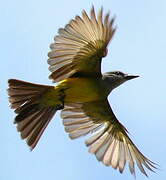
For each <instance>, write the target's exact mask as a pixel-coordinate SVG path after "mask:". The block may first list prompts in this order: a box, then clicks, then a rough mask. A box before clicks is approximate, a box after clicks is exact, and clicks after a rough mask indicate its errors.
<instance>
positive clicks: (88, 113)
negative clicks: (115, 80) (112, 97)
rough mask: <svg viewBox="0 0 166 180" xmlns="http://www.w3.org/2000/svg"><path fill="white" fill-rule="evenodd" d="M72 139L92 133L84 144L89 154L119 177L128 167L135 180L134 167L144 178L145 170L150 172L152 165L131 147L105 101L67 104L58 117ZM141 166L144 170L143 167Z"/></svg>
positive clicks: (131, 144) (124, 132) (131, 143)
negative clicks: (109, 167)
mask: <svg viewBox="0 0 166 180" xmlns="http://www.w3.org/2000/svg"><path fill="white" fill-rule="evenodd" d="M61 116H62V118H63V124H64V126H65V130H66V132H68V133H69V137H70V138H71V139H75V138H78V137H80V136H83V135H86V134H88V133H92V136H91V137H90V138H89V139H88V140H86V142H85V143H86V145H87V146H88V147H89V152H91V153H93V154H95V155H96V158H97V159H98V160H99V161H102V162H103V163H104V164H105V165H106V166H112V167H113V168H114V169H119V171H120V172H121V173H122V172H123V170H124V167H125V164H126V163H128V165H129V169H130V172H131V174H133V175H134V176H135V163H136V164H137V166H138V168H139V169H140V171H141V172H142V173H143V174H145V175H146V176H147V173H146V171H145V169H144V167H146V168H148V169H149V170H151V171H153V168H155V165H154V163H153V162H152V161H150V160H149V159H148V158H146V157H145V156H144V155H143V154H142V153H141V152H140V151H139V150H138V148H137V147H136V146H135V145H134V143H133V142H132V141H131V139H130V138H129V136H128V135H127V130H126V129H125V127H124V126H123V125H122V124H121V123H120V122H119V121H118V120H117V119H116V117H115V115H114V113H113V112H112V109H111V107H110V105H109V103H108V101H98V102H88V103H84V104H81V103H73V104H67V105H66V106H65V108H64V109H63V111H62V114H61ZM143 165H144V167H143Z"/></svg>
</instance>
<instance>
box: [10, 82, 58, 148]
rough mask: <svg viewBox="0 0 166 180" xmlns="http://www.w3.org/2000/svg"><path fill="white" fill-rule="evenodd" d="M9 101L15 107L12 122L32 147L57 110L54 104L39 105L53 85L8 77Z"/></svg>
mask: <svg viewBox="0 0 166 180" xmlns="http://www.w3.org/2000/svg"><path fill="white" fill-rule="evenodd" d="M8 83H9V89H8V94H9V102H10V103H11V108H13V109H15V113H17V116H16V117H15V120H14V123H15V124H17V130H18V131H19V132H20V134H21V138H22V139H26V142H27V144H28V145H29V146H30V147H31V149H33V148H34V147H35V146H36V145H37V143H38V141H39V139H40V137H41V135H42V134H43V132H44V130H45V128H46V127H47V125H48V124H49V122H50V120H51V119H52V117H53V115H54V114H55V113H56V111H57V107H56V106H41V105H40V100H41V98H42V97H43V96H44V95H45V93H46V92H48V90H49V89H50V88H54V87H53V86H45V85H38V84H32V83H29V82H25V81H20V80H16V79H10V80H9V81H8Z"/></svg>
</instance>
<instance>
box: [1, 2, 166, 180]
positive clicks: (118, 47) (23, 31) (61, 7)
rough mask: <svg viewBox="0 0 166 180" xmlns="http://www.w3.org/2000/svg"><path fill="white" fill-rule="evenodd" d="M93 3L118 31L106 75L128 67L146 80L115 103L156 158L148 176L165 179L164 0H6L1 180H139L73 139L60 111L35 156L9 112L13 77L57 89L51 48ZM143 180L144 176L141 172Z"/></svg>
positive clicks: (124, 89)
mask: <svg viewBox="0 0 166 180" xmlns="http://www.w3.org/2000/svg"><path fill="white" fill-rule="evenodd" d="M92 3H93V4H94V6H95V7H96V8H97V9H98V8H99V7H101V5H103V7H104V12H105V11H107V10H110V11H111V12H112V14H116V16H117V18H116V24H117V26H118V29H117V32H116V34H115V36H114V39H113V41H112V43H111V44H110V46H109V55H108V56H107V57H106V58H105V59H104V61H103V66H102V69H103V71H111V70H122V71H124V72H128V73H133V74H134V73H135V74H139V75H140V76H141V77H140V78H138V79H135V80H133V81H130V82H127V83H126V84H124V85H122V86H121V87H119V88H118V89H116V90H115V91H114V92H113V93H112V94H111V96H109V101H110V102H111V104H112V107H113V110H114V112H115V113H116V116H117V117H118V119H119V120H120V121H121V122H122V123H123V124H124V125H125V126H126V127H127V129H128V130H129V132H130V137H131V138H132V140H133V141H134V142H135V144H136V145H137V146H138V147H139V148H140V149H141V151H142V152H143V153H144V154H145V155H146V156H148V157H149V158H150V159H151V160H153V161H155V162H157V163H158V164H160V169H161V170H159V171H157V173H156V174H154V173H151V172H148V174H149V177H150V179H152V180H156V179H158V180H163V179H165V177H166V165H165V162H166V156H165V153H166V143H165V139H166V130H165V129H166V128H165V127H166V109H165V108H166V98H165V97H166V35H165V34H166V20H165V19H166V1H165V0H160V1H156V0H146V1H145V0H139V1H132V0H123V1H122V0H105V1H101V0H93V1H91V0H84V1H78V0H77V1H76V0H73V1H67V0H60V1H56V0H47V1H46V0H45V1H43V0H35V1H34V0H28V1H26V2H25V1H22V0H14V1H11V0H6V1H1V5H0V22H1V26H0V40H1V42H0V61H1V66H0V72H1V78H0V90H1V93H0V100H1V102H0V105H1V113H0V114H1V123H0V137H1V148H0V159H1V160H0V170H1V172H0V180H11V179H12V180H21V179H23V180H45V179H50V180H52V179H60V180H78V179H79V180H89V179H92V180H101V179H114V180H120V179H133V177H132V176H131V175H130V174H129V171H128V167H127V168H126V170H125V172H124V174H123V175H121V174H120V173H119V172H118V171H116V170H113V169H112V168H111V167H105V166H104V165H102V164H101V163H99V162H97V160H96V159H95V157H94V156H93V155H91V154H89V153H88V152H87V148H86V147H85V145H84V139H85V138H81V139H78V140H75V141H71V140H70V139H69V138H68V136H67V134H66V133H65V132H64V128H63V126H62V121H61V119H60V118H59V113H57V114H56V115H55V117H54V118H53V121H51V123H50V124H49V126H48V128H47V130H46V131H45V133H44V135H43V137H42V138H41V141H40V142H39V144H38V146H37V147H36V149H35V150H34V151H33V152H30V151H29V149H28V147H27V145H26V144H25V142H24V141H22V140H21V139H20V137H19V134H18V133H17V131H16V128H15V126H14V125H13V119H14V117H15V114H14V113H13V111H12V110H11V109H10V108H9V107H8V106H9V104H8V97H7V93H6V89H7V80H8V79H9V78H17V79H22V80H26V81H31V82H35V83H41V84H51V81H49V79H48V78H47V77H48V75H49V71H48V65H47V61H46V60H47V52H48V51H49V48H48V47H49V44H50V43H51V42H53V37H54V35H56V34H57V30H58V28H59V27H63V26H64V25H65V24H66V23H68V21H69V20H70V19H71V18H73V17H74V16H75V15H76V14H79V15H80V13H81V10H82V9H83V8H84V9H85V10H87V11H89V10H90V8H91V5H92ZM137 179H139V180H142V179H146V177H144V176H143V175H141V173H140V172H138V171H137Z"/></svg>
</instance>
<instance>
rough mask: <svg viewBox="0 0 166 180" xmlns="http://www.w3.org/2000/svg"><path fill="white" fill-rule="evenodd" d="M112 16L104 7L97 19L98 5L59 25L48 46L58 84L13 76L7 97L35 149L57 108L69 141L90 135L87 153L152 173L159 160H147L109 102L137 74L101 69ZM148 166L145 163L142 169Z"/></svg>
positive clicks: (20, 128)
mask: <svg viewBox="0 0 166 180" xmlns="http://www.w3.org/2000/svg"><path fill="white" fill-rule="evenodd" d="M113 23H114V18H110V14H109V13H107V14H106V15H105V16H104V17H103V9H102V8H101V9H100V11H99V13H98V16H97V17H96V15H95V11H94V7H92V9H91V12H90V16H88V15H87V13H86V12H85V11H84V10H83V12H82V17H80V16H76V17H75V19H72V20H71V21H70V22H69V23H68V24H67V25H66V26H65V27H64V28H60V29H59V31H58V35H57V36H55V39H54V40H55V41H54V43H53V44H51V45H50V49H51V51H50V52H49V53H48V57H49V59H48V64H49V65H50V66H49V70H50V71H51V75H50V76H49V78H50V79H52V80H53V82H58V84H57V85H56V86H55V87H54V86H47V85H39V84H33V83H29V82H24V81H20V80H16V79H10V80H9V81H8V82H9V89H8V94H9V101H10V103H11V108H13V109H15V113H16V114H17V116H16V117H15V121H14V123H15V124H16V125H17V130H18V131H19V132H20V134H21V138H22V139H26V142H27V144H28V145H29V146H30V148H31V149H33V148H34V147H35V146H36V144H37V142H38V141H39V139H40V137H41V135H42V134H43V132H44V130H45V128H46V127H47V125H48V123H49V122H50V120H51V119H52V117H53V115H54V114H55V113H56V111H57V110H62V111H61V117H62V119H63V124H64V126H65V131H66V132H67V133H69V137H70V138H71V139H75V138H78V137H80V136H84V135H86V134H91V137H90V138H89V139H87V140H86V142H85V143H86V145H87V146H88V147H89V152H90V153H93V154H95V155H96V158H97V159H98V160H99V161H102V162H103V163H104V164H105V165H106V166H112V167H113V168H114V169H119V171H120V172H121V173H122V172H123V170H124V167H125V164H126V163H128V165H129V169H130V172H131V174H133V175H135V167H134V165H135V163H136V164H137V166H138V168H139V169H140V171H141V172H142V173H143V174H145V175H146V176H147V173H146V172H145V169H144V167H146V168H148V169H149V170H151V171H153V168H155V164H154V163H153V162H152V161H150V160H149V159H148V158H146V157H145V156H144V155H143V154H142V153H141V152H140V151H139V150H138V148H137V147H136V146H135V145H134V143H133V142H132V141H131V139H130V138H129V136H128V132H127V130H126V128H125V127H124V126H123V125H122V124H121V123H120V122H119V121H118V120H117V118H116V116H115V115H114V113H113V111H112V109H111V106H110V104H109V102H108V100H107V97H108V95H109V94H110V92H111V91H112V90H113V89H115V88H116V87H118V86H119V85H120V84H122V83H124V82H126V81H128V80H130V79H133V78H136V77H138V76H135V75H128V74H125V73H123V72H120V71H113V72H107V73H104V74H102V73H101V60H102V57H105V56H106V55H107V46H108V44H109V42H110V40H111V39H112V37H113V35H114V32H115V29H116V28H114V25H113ZM143 166H144V167H143Z"/></svg>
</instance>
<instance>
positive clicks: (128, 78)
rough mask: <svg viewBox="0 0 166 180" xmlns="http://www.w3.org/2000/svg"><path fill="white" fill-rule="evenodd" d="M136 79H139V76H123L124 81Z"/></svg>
mask: <svg viewBox="0 0 166 180" xmlns="http://www.w3.org/2000/svg"><path fill="white" fill-rule="evenodd" d="M137 77H139V76H138V75H128V74H127V75H126V76H125V79H126V80H131V79H134V78H137Z"/></svg>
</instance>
